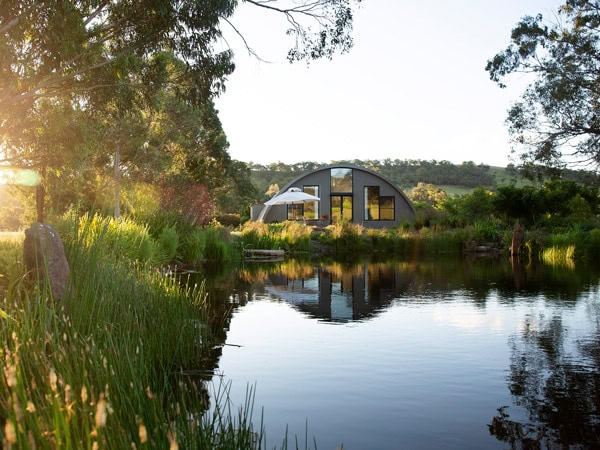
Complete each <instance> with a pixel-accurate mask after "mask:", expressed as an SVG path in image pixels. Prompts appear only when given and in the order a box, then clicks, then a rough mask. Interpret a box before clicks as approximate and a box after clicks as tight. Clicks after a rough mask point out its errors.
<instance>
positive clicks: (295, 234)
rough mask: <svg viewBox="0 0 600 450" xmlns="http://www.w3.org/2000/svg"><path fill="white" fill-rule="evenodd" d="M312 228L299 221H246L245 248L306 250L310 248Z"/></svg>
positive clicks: (243, 231) (289, 250)
mask: <svg viewBox="0 0 600 450" xmlns="http://www.w3.org/2000/svg"><path fill="white" fill-rule="evenodd" d="M311 234H312V228H311V227H309V226H307V225H305V224H303V223H299V222H295V221H286V222H282V223H274V224H265V223H263V222H252V221H249V222H246V223H245V224H244V225H243V226H242V230H241V245H242V247H243V248H250V249H266V250H286V251H288V252H298V251H301V252H306V251H308V250H309V248H310V238H311Z"/></svg>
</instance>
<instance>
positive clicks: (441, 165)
mask: <svg viewBox="0 0 600 450" xmlns="http://www.w3.org/2000/svg"><path fill="white" fill-rule="evenodd" d="M343 163H348V164H353V165H356V166H360V167H365V168H367V169H370V170H373V171H375V172H377V173H380V174H381V175H383V176H384V177H385V178H387V179H388V180H390V181H391V182H393V183H394V184H396V185H397V186H398V187H400V188H402V189H409V188H412V187H414V186H416V185H417V184H419V183H426V184H434V185H437V186H460V187H464V188H475V187H479V186H483V187H485V188H488V189H490V190H494V189H495V188H496V187H497V186H500V185H511V184H517V183H521V182H523V181H524V180H526V177H525V174H524V173H523V172H522V171H520V170H519V169H517V168H516V167H515V166H514V165H512V164H509V165H508V166H506V167H492V166H489V165H486V164H475V163H474V162H472V161H466V162H463V163H462V164H454V163H451V162H449V161H436V160H431V161H424V160H418V159H417V160H415V159H405V160H400V159H383V160H372V159H367V160H357V159H354V160H340V161H332V162H330V163H317V162H311V161H304V162H298V163H295V164H285V163H282V162H276V163H271V164H268V165H261V164H256V163H249V164H248V165H249V167H250V169H251V179H252V182H253V183H254V185H255V186H256V188H257V190H258V192H259V193H261V194H264V193H266V192H267V191H268V190H269V188H270V187H271V186H274V185H278V187H279V188H282V187H283V186H284V185H285V184H286V183H288V182H290V181H291V180H293V179H294V178H296V177H298V176H300V175H302V174H304V173H307V172H310V171H312V170H315V169H318V168H319V167H323V166H326V165H329V164H343ZM560 177H561V178H565V179H569V180H572V181H576V182H578V183H582V184H590V183H592V182H593V180H592V179H591V178H590V177H592V178H594V179H596V180H597V176H593V175H592V174H590V173H589V172H583V171H571V170H565V171H563V172H561V173H560Z"/></svg>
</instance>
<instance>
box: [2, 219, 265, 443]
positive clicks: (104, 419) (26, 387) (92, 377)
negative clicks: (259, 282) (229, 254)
mask: <svg viewBox="0 0 600 450" xmlns="http://www.w3.org/2000/svg"><path fill="white" fill-rule="evenodd" d="M142 231H143V230H142ZM110 232H111V231H110V230H107V231H106V232H105V233H103V234H102V233H101V234H100V235H98V237H97V238H94V239H93V238H92V237H91V236H90V235H88V234H86V229H85V228H84V229H81V228H78V229H77V233H76V234H75V235H74V236H75V239H66V240H65V241H66V242H65V247H66V248H67V251H68V260H69V263H70V266H71V278H70V285H69V288H68V292H67V295H66V296H65V298H64V299H62V300H61V301H55V300H54V299H52V297H51V293H50V292H49V291H47V290H44V289H40V288H38V287H37V285H35V284H31V283H30V282H29V281H28V280H27V279H26V277H25V276H24V273H23V272H24V271H23V268H22V266H21V265H20V264H19V263H18V262H17V263H16V264H13V268H14V271H15V272H16V273H13V274H12V275H11V278H10V281H9V283H8V285H7V288H6V290H5V294H4V295H3V296H2V299H1V304H0V310H1V311H2V315H1V318H0V339H1V341H0V342H1V347H0V353H1V357H2V362H3V376H2V377H0V417H1V422H0V425H1V428H0V439H1V440H2V442H3V447H4V448H16V449H32V448H64V449H83V448H87V449H99V448H110V449H113V448H114V449H117V448H159V449H165V448H170V449H177V448H186V449H188V448H189V449H205V448H224V449H226V448H231V449H234V448H235V449H238V448H261V445H263V441H262V431H261V429H259V430H258V431H255V430H254V428H253V425H252V422H251V407H252V405H251V403H250V402H247V403H246V404H245V405H243V406H242V407H241V408H240V409H239V410H238V412H236V413H233V411H231V409H230V405H229V402H228V399H227V389H226V388H224V389H221V390H220V397H215V398H213V399H212V400H209V398H210V396H209V395H208V391H207V389H208V388H207V386H208V385H207V384H206V379H208V378H210V376H208V375H207V376H198V375H197V374H202V373H203V370H204V368H203V365H202V360H203V355H204V354H206V353H208V352H209V351H210V350H211V348H212V346H213V345H214V342H213V340H212V334H211V318H210V317H207V313H206V307H205V297H206V296H205V294H204V291H203V289H202V287H198V286H192V287H188V288H182V287H181V286H180V285H179V284H178V283H177V282H176V277H166V276H164V275H163V274H162V273H161V272H160V271H158V270H152V269H150V268H148V266H144V265H142V264H140V263H139V262H134V261H132V260H131V259H128V258H125V257H123V254H122V253H121V252H120V251H116V249H117V248H120V247H119V245H121V244H120V243H118V242H117V241H118V239H119V238H115V240H113V239H112V238H107V239H108V241H107V242H108V245H107V244H106V243H105V241H103V239H104V238H105V237H106V236H107V235H108V234H109V233H110ZM134 241H135V240H134ZM134 241H131V242H134ZM128 242H129V241H128ZM211 402H212V403H213V404H212V405H211V407H210V408H209V403H211Z"/></svg>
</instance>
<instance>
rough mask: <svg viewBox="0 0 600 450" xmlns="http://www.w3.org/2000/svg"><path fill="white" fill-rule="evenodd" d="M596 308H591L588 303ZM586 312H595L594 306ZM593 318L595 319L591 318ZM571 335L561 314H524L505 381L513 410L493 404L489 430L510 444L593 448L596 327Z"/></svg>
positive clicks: (596, 432)
mask: <svg viewBox="0 0 600 450" xmlns="http://www.w3.org/2000/svg"><path fill="white" fill-rule="evenodd" d="M593 309H595V308H593ZM593 309H592V311H591V313H592V314H596V317H599V318H600V316H598V311H594V310H593ZM597 323H598V319H597V320H596V324H597ZM596 328H597V329H596V331H595V332H594V333H592V334H591V335H589V336H583V337H582V336H578V337H575V338H573V337H572V335H574V334H576V333H577V330H573V329H567V328H566V327H565V325H564V324H563V320H562V319H561V317H560V316H558V315H556V316H553V317H549V318H546V317H543V316H540V317H528V319H527V320H526V322H525V324H524V330H523V332H522V333H521V334H520V335H518V336H515V337H514V339H512V341H511V348H512V357H511V364H510V376H509V379H508V385H509V389H510V392H511V394H512V395H513V397H514V399H515V406H516V407H517V412H516V415H517V416H518V417H516V418H511V416H510V414H509V407H508V406H503V407H501V408H499V409H498V415H497V416H495V417H494V418H493V419H492V422H491V423H490V424H489V425H488V427H489V430H490V433H491V434H492V435H494V436H496V438H497V439H498V440H500V441H504V442H507V443H509V444H510V446H511V448H522V449H538V448H559V447H560V448H598V447H599V445H600V444H599V442H600V364H599V363H600V350H599V345H600V331H599V329H598V325H596ZM518 408H522V409H523V410H524V411H525V415H523V414H520V411H518Z"/></svg>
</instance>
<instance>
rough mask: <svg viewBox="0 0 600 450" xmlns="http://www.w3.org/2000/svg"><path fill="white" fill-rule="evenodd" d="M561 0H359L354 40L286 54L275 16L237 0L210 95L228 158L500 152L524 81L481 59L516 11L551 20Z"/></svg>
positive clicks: (499, 41) (501, 43)
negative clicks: (322, 56)
mask: <svg viewBox="0 0 600 450" xmlns="http://www.w3.org/2000/svg"><path fill="white" fill-rule="evenodd" d="M563 3H564V1H562V0H560V1H559V0H503V1H498V0H428V1H408V0H363V3H361V6H360V7H359V8H358V9H357V10H356V12H355V15H354V31H353V37H354V47H353V48H352V50H351V51H350V52H349V53H348V54H345V55H339V54H338V55H336V56H334V58H333V60H322V61H316V62H312V63H311V64H310V65H308V66H307V64H306V63H303V62H300V63H294V64H290V63H289V62H288V61H287V60H286V54H287V50H288V48H289V47H290V46H291V44H292V43H291V41H289V40H288V38H287V36H286V35H285V28H286V22H285V20H284V19H282V18H281V17H279V16H277V15H275V14H271V13H269V12H266V11H263V10H261V9H260V8H256V7H255V6H251V5H248V4H244V3H241V6H240V7H238V10H237V11H236V12H235V14H234V16H233V17H232V19H231V21H232V23H233V24H234V25H235V27H236V28H237V29H238V30H239V31H240V32H241V33H242V34H243V36H244V38H245V39H246V41H247V42H248V44H249V45H250V46H251V47H252V48H253V49H254V50H255V51H256V52H257V53H258V55H259V56H260V58H261V59H262V60H265V61H261V60H259V59H258V58H256V57H255V56H251V55H249V54H248V52H247V51H246V50H245V47H244V45H243V42H242V40H241V39H240V38H239V37H237V36H236V35H235V33H233V31H232V30H229V31H228V30H227V29H226V27H227V26H224V27H225V33H226V42H227V45H229V46H230V47H231V48H232V49H233V51H234V53H235V63H236V70H235V72H234V73H233V74H232V75H231V76H230V77H229V79H228V81H227V84H226V92H225V93H224V94H222V95H221V96H220V97H219V98H218V99H217V101H216V102H215V103H216V107H217V109H218V111H219V117H220V119H221V122H222V124H223V128H224V130H225V133H226V134H227V137H228V140H229V143H230V148H229V153H230V155H231V157H232V158H233V159H237V160H240V161H245V162H254V163H258V164H269V163H274V162H284V163H286V164H292V163H296V162H302V161H313V162H318V163H331V162H333V161H337V160H352V159H358V160H366V159H386V158H390V159H399V160H406V159H418V160H437V161H442V160H444V161H450V162H452V163H455V164H460V163H462V162H464V161H473V162H475V163H476V164H488V165H492V166H501V167H504V166H506V165H507V164H508V163H510V162H515V163H516V162H518V161H516V160H514V159H510V137H509V134H508V128H507V126H506V124H505V119H506V115H507V110H508V108H509V107H510V105H511V104H512V103H513V102H514V101H516V100H518V99H519V96H520V94H521V93H522V91H523V89H524V87H525V86H526V84H527V83H528V82H529V81H531V79H529V78H526V77H525V76H524V75H514V76H511V78H509V79H508V88H506V89H501V88H499V87H498V86H497V85H496V84H495V83H494V82H492V81H491V80H490V79H489V74H488V72H486V71H485V65H486V62H487V60H488V59H490V58H492V57H493V56H494V55H495V54H497V53H498V52H500V51H502V50H504V49H505V48H506V47H507V46H508V45H509V43H510V32H511V30H512V28H513V27H514V26H515V25H516V24H517V23H518V22H519V20H520V19H521V18H522V17H524V16H526V15H536V14H538V13H541V14H542V15H543V16H544V18H548V19H552V18H553V17H554V16H555V12H556V10H557V8H558V7H559V6H560V5H561V4H563Z"/></svg>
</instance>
